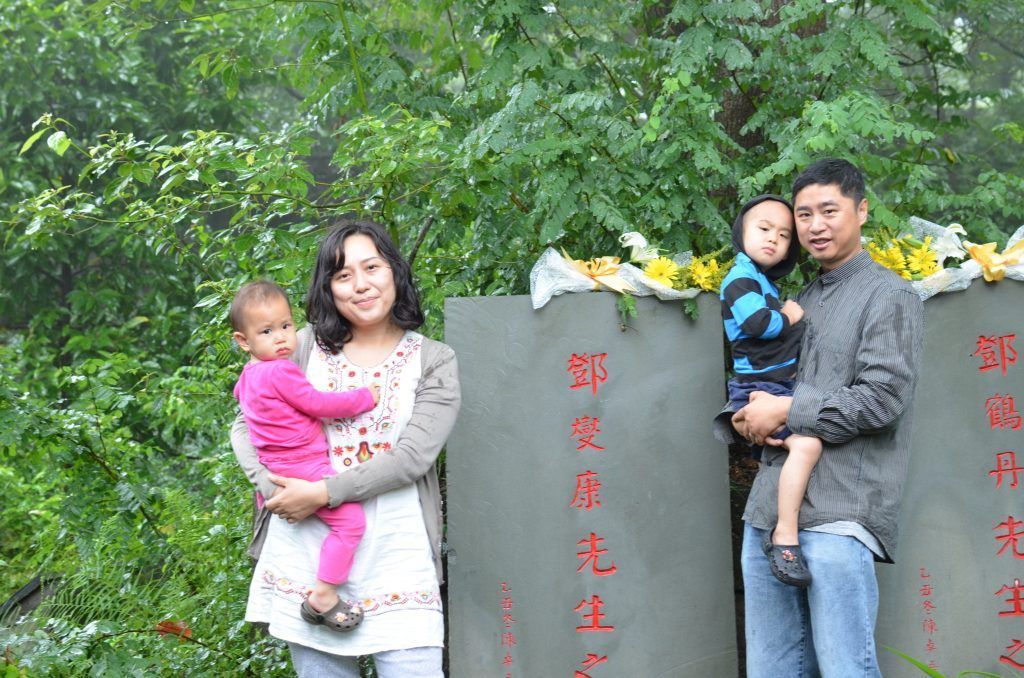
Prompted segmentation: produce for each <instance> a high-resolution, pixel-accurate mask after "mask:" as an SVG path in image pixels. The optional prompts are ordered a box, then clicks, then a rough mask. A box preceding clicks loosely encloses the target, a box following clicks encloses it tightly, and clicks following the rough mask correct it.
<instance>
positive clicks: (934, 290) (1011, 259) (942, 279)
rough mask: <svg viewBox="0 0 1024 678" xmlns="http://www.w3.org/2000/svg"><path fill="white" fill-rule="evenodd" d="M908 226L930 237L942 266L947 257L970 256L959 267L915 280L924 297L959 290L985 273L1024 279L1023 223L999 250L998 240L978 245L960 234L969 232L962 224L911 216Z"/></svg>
mask: <svg viewBox="0 0 1024 678" xmlns="http://www.w3.org/2000/svg"><path fill="white" fill-rule="evenodd" d="M909 225H910V228H911V230H912V231H913V233H914V235H915V236H917V237H918V238H922V239H923V238H931V249H932V250H933V251H934V252H935V254H936V257H937V258H938V262H939V266H942V265H943V262H944V261H945V260H946V259H947V258H954V259H963V258H964V257H967V256H970V258H969V259H967V261H965V262H963V263H962V264H960V266H959V268H943V269H940V270H939V271H937V272H936V273H933V274H932V275H930V276H928V277H927V278H925V279H924V280H915V281H914V282H913V283H912V284H913V286H914V290H915V291H916V292H917V294H918V296H920V297H921V299H922V300H924V299H928V298H930V297H932V296H934V295H936V294H938V293H940V292H959V291H961V290H965V289H967V288H968V287H970V286H971V281H972V280H974V279H975V278H978V277H981V276H984V277H985V280H987V281H990V282H991V281H998V280H1002V278H1003V277H1004V276H1005V277H1007V278H1010V279H1011V280H1020V281H1024V226H1021V227H1020V228H1018V229H1017V231H1016V232H1015V233H1014V234H1013V235H1012V236H1010V239H1009V240H1008V241H1007V243H1006V249H1005V250H1003V252H1002V253H997V252H996V251H995V250H996V245H995V243H986V244H984V245H976V244H974V243H971V242H968V241H966V240H961V239H960V237H959V236H961V235H967V233H966V231H964V228H963V226H961V225H960V224H950V225H949V226H947V227H945V228H943V227H942V226H939V225H938V224H935V223H932V222H930V221H926V220H924V219H920V218H918V217H911V218H910V220H909Z"/></svg>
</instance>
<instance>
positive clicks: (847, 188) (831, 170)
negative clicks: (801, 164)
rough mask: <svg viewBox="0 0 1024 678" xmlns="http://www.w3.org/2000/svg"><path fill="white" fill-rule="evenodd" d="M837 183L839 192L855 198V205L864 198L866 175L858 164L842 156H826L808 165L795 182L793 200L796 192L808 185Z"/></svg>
mask: <svg viewBox="0 0 1024 678" xmlns="http://www.w3.org/2000/svg"><path fill="white" fill-rule="evenodd" d="M814 184H821V185H822V186H829V185H831V184H836V185H837V186H839V192H840V193H842V194H843V195H844V196H846V197H847V198H851V199H852V200H853V205H854V207H857V206H858V205H860V203H861V201H862V200H864V175H863V174H861V171H860V170H859V169H857V166H856V165H854V164H853V163H852V162H850V161H848V160H843V159H842V158H826V159H825V160H819V161H818V162H815V163H811V164H810V165H808V166H807V167H806V168H805V169H804V171H803V172H801V173H800V176H798V177H797V178H796V181H794V182H793V201H794V202H796V194H797V193H799V192H800V191H802V190H804V189H805V188H807V187H808V186H813V185H814Z"/></svg>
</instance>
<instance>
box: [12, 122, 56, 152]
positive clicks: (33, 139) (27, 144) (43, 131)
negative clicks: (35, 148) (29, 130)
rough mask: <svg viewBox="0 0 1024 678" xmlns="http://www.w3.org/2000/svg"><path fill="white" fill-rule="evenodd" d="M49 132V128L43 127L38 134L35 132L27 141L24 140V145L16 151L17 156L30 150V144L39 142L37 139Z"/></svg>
mask: <svg viewBox="0 0 1024 678" xmlns="http://www.w3.org/2000/svg"><path fill="white" fill-rule="evenodd" d="M49 130H50V128H49V127H44V128H43V129H41V130H39V131H38V132H36V133H35V134H33V135H32V136H30V137H29V138H28V139H26V140H25V143H23V144H22V145H21V150H20V151H18V155H22V154H23V153H24V152H25V151H27V150H28V149H30V148H32V144H34V143H36V142H37V141H39V137H41V136H43V135H44V134H46V133H47V132H48V131H49Z"/></svg>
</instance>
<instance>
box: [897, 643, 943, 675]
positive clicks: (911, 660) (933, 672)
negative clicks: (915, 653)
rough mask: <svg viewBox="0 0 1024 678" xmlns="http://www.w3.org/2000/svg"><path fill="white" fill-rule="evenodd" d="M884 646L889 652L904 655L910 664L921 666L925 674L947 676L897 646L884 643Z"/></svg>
mask: <svg viewBox="0 0 1024 678" xmlns="http://www.w3.org/2000/svg"><path fill="white" fill-rule="evenodd" d="M882 647H884V648H885V649H886V650H888V651H889V652H892V653H893V654H895V655H897V656H899V657H902V658H903V659H905V660H906V661H907V662H909V663H910V664H912V665H914V666H916V667H917V668H919V669H920V670H921V672H922V673H924V674H925V675H927V676H931V678H946V677H945V676H944V675H942V674H941V673H939V672H938V671H936V670H935V669H933V668H930V667H929V666H928V665H927V664H925V663H924V662H922V661H920V660H917V659H914V658H913V657H911V656H910V655H909V654H906V653H904V652H900V651H899V650H897V649H895V648H891V647H889V646H888V645H883V646H882Z"/></svg>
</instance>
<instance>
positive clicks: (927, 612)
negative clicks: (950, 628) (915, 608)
mask: <svg viewBox="0 0 1024 678" xmlns="http://www.w3.org/2000/svg"><path fill="white" fill-rule="evenodd" d="M919 579H920V581H921V585H920V587H919V588H918V590H917V593H918V595H919V596H920V597H921V598H922V600H921V609H922V610H923V611H924V616H923V617H922V618H921V630H922V631H923V632H924V634H925V636H926V639H925V644H924V651H925V652H927V653H928V655H927V656H928V666H929V667H930V668H933V669H937V668H939V664H938V662H937V661H936V660H935V651H936V650H937V649H938V646H937V645H936V643H935V637H934V636H935V633H936V632H937V631H938V630H939V627H938V624H937V623H936V621H935V615H934V614H933V613H934V612H935V610H936V609H937V606H936V604H935V602H934V601H933V600H932V599H933V598H934V597H935V587H934V586H933V585H932V581H931V579H932V575H931V573H929V572H928V570H927V569H926V568H924V567H922V568H920V570H919Z"/></svg>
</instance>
